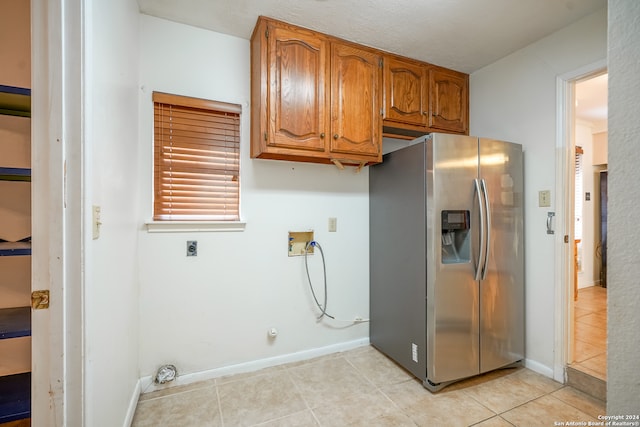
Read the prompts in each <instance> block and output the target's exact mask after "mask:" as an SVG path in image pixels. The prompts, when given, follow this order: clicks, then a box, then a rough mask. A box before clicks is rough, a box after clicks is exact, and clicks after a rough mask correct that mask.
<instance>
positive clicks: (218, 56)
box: [137, 15, 369, 377]
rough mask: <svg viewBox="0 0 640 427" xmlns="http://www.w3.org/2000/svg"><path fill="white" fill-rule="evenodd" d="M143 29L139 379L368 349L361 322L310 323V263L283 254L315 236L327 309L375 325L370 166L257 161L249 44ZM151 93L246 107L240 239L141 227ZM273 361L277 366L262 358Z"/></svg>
mask: <svg viewBox="0 0 640 427" xmlns="http://www.w3.org/2000/svg"><path fill="white" fill-rule="evenodd" d="M140 27H141V44H140V85H141V90H140V92H139V95H140V123H141V127H140V138H139V142H138V143H139V153H140V158H139V161H138V163H137V167H138V169H139V170H140V172H141V180H140V185H139V189H138V190H139V195H140V198H139V202H138V225H139V229H140V231H139V240H140V250H139V264H140V324H141V329H140V335H139V339H140V369H141V375H142V376H143V377H144V376H149V375H152V374H155V372H156V370H157V368H158V367H159V366H160V365H161V364H164V363H173V364H175V365H176V366H177V368H178V371H179V373H182V374H188V373H203V372H205V371H209V374H210V375H216V372H222V371H224V370H225V369H231V370H233V369H243V368H242V366H244V367H245V368H246V367H248V366H249V365H251V364H252V363H253V362H255V363H257V364H260V363H266V364H270V363H276V359H277V358H278V357H284V358H286V357H289V356H287V355H291V354H294V353H296V352H304V351H314V349H316V350H317V349H322V348H323V347H327V346H334V348H336V347H335V346H337V347H339V346H341V345H350V343H354V342H362V341H363V340H364V341H365V342H366V340H368V333H369V331H368V325H367V324H366V323H364V324H359V325H356V326H353V327H346V328H344V327H343V326H344V324H343V323H336V322H331V321H328V322H317V321H316V320H315V316H316V314H317V311H316V310H314V307H313V304H312V301H313V300H312V297H311V294H310V292H309V289H308V284H307V282H306V276H305V271H304V262H303V258H301V257H291V258H290V257H288V256H287V233H288V231H307V230H310V229H311V230H314V231H315V239H316V240H317V241H318V242H319V243H320V244H321V245H322V247H323V249H324V252H325V257H326V263H327V276H328V277H327V279H328V288H329V303H328V308H329V311H330V312H331V313H332V314H333V315H335V316H338V317H343V318H348V319H353V318H354V317H355V316H362V317H365V318H366V317H368V310H369V258H368V256H369V255H368V254H369V230H368V225H369V216H368V170H367V169H366V168H365V169H364V170H363V171H361V172H360V173H359V174H356V173H355V172H354V169H352V168H348V169H346V170H344V171H339V170H338V169H337V168H335V167H334V166H332V165H313V164H303V163H292V162H283V161H273V160H253V159H250V158H249V144H250V141H249V123H250V115H249V111H250V109H249V102H250V84H249V83H250V71H249V61H250V59H249V42H248V41H247V40H243V39H239V38H235V37H231V36H227V35H223V34H218V33H215V32H211V31H207V30H202V29H198V28H194V27H190V26H185V25H182V24H177V23H173V22H169V21H165V20H161V19H157V18H153V17H150V16H146V15H141V16H140ZM153 91H162V92H169V93H174V94H179V95H187V96H194V97H200V98H207V99H213V100H218V101H224V102H230V103H237V104H240V105H242V107H243V113H242V123H241V178H240V179H241V181H240V182H241V204H242V205H241V211H242V219H243V220H245V221H246V229H245V231H242V232H199V233H148V232H147V231H146V229H145V227H144V225H143V224H144V222H145V221H148V220H150V219H151V214H152V190H151V189H152V150H153V148H152V147H153V146H152V141H153V135H152V127H153V115H152V112H153V104H152V101H151V94H152V92H153ZM329 217H336V218H337V219H338V231H337V232H335V233H329V232H328V231H327V221H328V218H329ZM187 240H197V241H198V256H197V257H190V258H187V257H186V255H185V251H186V241H187ZM320 261H321V260H320V257H319V256H318V255H314V256H313V257H312V259H310V266H311V267H312V271H311V274H312V279H313V281H314V284H315V286H316V288H317V289H318V291H319V292H320V293H322V289H321V288H322V271H321V269H320ZM270 327H275V328H277V329H278V330H279V332H280V333H279V336H278V337H277V339H276V340H275V341H273V342H271V341H269V340H268V338H267V329H268V328H270ZM320 351H321V350H320ZM270 358H276V359H271V360H266V361H265V359H270ZM278 360H283V359H278ZM261 361H262V362H261ZM237 364H241V367H234V366H233V365H237ZM242 364H244V365H242ZM252 366H256V365H255V364H254V365H252ZM210 371H214V372H213V373H212V372H210Z"/></svg>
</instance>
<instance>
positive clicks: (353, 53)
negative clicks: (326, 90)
mask: <svg viewBox="0 0 640 427" xmlns="http://www.w3.org/2000/svg"><path fill="white" fill-rule="evenodd" d="M381 65H382V57H381V56H380V55H379V54H377V53H376V52H373V51H370V50H365V49H360V48H357V47H354V46H352V45H346V44H340V43H333V44H332V47H331V132H332V136H331V149H330V151H331V153H332V156H333V157H334V158H337V159H339V158H340V154H347V155H349V154H355V155H365V156H374V157H376V158H379V157H380V156H381V155H382V154H381V153H382V150H381V138H382V119H381V117H380V108H381V106H382V72H381ZM347 158H348V156H347ZM378 161H379V160H378Z"/></svg>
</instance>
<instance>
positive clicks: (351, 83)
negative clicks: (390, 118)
mask: <svg viewBox="0 0 640 427" xmlns="http://www.w3.org/2000/svg"><path fill="white" fill-rule="evenodd" d="M380 64H381V62H380V55H378V54H377V53H376V51H373V50H370V49H367V48H364V47H363V48H359V47H358V46H356V45H353V44H350V43H348V42H342V41H341V40H339V39H335V38H332V37H330V36H326V35H324V34H320V33H316V32H314V31H311V30H307V29H304V28H299V27H296V26H293V25H289V24H286V23H283V22H280V21H275V20H271V19H268V18H264V17H260V18H259V19H258V23H257V25H256V28H255V29H254V33H253V36H252V39H251V157H254V158H256V157H258V158H267V159H280V160H296V161H306V162H320V163H331V162H332V161H339V162H341V163H347V164H358V165H364V164H372V163H378V162H380V161H381V160H382V148H381V144H382V117H381V116H380V111H381V107H382V95H381V85H382V69H381V68H380Z"/></svg>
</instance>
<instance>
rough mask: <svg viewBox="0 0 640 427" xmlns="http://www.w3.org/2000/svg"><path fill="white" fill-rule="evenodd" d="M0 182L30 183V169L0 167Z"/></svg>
mask: <svg viewBox="0 0 640 427" xmlns="http://www.w3.org/2000/svg"><path fill="white" fill-rule="evenodd" d="M0 181H31V169H25V168H3V167H0Z"/></svg>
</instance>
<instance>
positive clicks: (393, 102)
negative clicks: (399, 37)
mask: <svg viewBox="0 0 640 427" xmlns="http://www.w3.org/2000/svg"><path fill="white" fill-rule="evenodd" d="M425 69H426V67H424V66H421V65H418V64H415V63H412V62H409V61H403V60H399V59H395V58H386V59H385V64H384V90H385V108H384V113H385V115H384V118H385V120H392V121H397V122H399V123H406V124H411V125H416V126H426V124H427V120H426V119H427V118H426V112H427V109H428V103H427V86H428V84H427V82H426V75H425Z"/></svg>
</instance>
